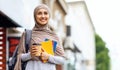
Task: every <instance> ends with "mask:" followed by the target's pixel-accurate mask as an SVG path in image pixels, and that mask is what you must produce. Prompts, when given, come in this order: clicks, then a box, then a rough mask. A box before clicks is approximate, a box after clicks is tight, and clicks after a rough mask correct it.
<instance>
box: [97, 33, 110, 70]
mask: <svg viewBox="0 0 120 70" xmlns="http://www.w3.org/2000/svg"><path fill="white" fill-rule="evenodd" d="M95 42H96V70H110V58H109V55H108V52H109V50H108V48H106V46H105V42H104V41H103V40H102V38H101V37H100V36H99V35H97V34H96V35H95Z"/></svg>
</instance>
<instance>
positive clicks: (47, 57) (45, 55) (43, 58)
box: [41, 51, 50, 62]
mask: <svg viewBox="0 0 120 70" xmlns="http://www.w3.org/2000/svg"><path fill="white" fill-rule="evenodd" d="M49 56H50V54H48V53H47V52H45V51H43V52H42V53H41V60H42V61H43V62H47V61H48V59H49Z"/></svg>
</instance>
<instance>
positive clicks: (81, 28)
mask: <svg viewBox="0 0 120 70" xmlns="http://www.w3.org/2000/svg"><path fill="white" fill-rule="evenodd" d="M69 5H70V4H69ZM66 23H67V25H71V31H72V39H73V42H75V44H76V45H77V46H78V48H79V49H80V50H81V51H82V54H83V56H84V58H85V60H88V61H89V64H88V66H87V70H95V65H94V63H95V40H94V28H93V25H92V22H91V20H90V17H89V14H88V11H87V10H86V6H85V4H84V2H82V3H77V4H74V5H73V4H72V6H69V14H68V16H66Z"/></svg>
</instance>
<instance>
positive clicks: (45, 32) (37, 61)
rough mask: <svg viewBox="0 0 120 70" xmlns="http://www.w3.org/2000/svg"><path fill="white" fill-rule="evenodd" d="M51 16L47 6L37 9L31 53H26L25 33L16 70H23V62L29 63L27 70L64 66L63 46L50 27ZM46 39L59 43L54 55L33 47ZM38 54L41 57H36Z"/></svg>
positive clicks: (53, 69)
mask: <svg viewBox="0 0 120 70" xmlns="http://www.w3.org/2000/svg"><path fill="white" fill-rule="evenodd" d="M50 15H51V13H50V9H49V8H48V6H47V5H45V4H41V5H39V6H37V7H36V8H35V10H34V18H35V26H34V28H33V29H32V38H31V43H30V49H29V52H28V53H26V52H25V46H24V44H25V33H23V35H22V37H21V39H20V43H19V49H18V57H17V63H16V65H15V68H14V70H21V61H27V65H26V68H25V70H56V67H55V66H56V64H63V63H64V62H65V56H64V50H63V46H62V44H61V43H60V41H59V39H58V37H57V35H56V34H55V33H54V32H53V31H52V30H51V28H50V27H49V25H48V22H49V19H50ZM45 39H49V40H53V41H56V42H57V47H56V51H55V52H54V55H51V54H48V53H47V52H45V51H41V52H40V50H39V49H38V48H35V47H32V44H34V43H40V42H43V41H44V40H45ZM36 53H39V54H40V55H39V56H35V54H36ZM43 60H46V61H47V62H46V63H44V62H42V61H43Z"/></svg>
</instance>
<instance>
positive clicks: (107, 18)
mask: <svg viewBox="0 0 120 70" xmlns="http://www.w3.org/2000/svg"><path fill="white" fill-rule="evenodd" d="M85 2H86V5H87V8H88V11H89V15H90V17H91V20H92V22H93V25H94V27H95V30H96V32H97V34H99V35H100V36H101V38H102V39H103V40H104V42H105V43H106V47H107V48H108V49H109V55H110V58H111V70H120V67H119V66H120V8H119V7H120V1H119V0H85Z"/></svg>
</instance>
